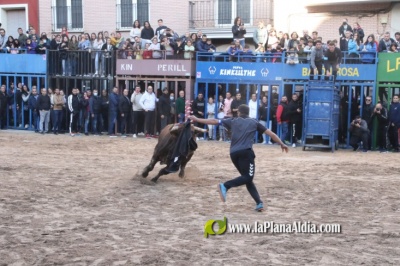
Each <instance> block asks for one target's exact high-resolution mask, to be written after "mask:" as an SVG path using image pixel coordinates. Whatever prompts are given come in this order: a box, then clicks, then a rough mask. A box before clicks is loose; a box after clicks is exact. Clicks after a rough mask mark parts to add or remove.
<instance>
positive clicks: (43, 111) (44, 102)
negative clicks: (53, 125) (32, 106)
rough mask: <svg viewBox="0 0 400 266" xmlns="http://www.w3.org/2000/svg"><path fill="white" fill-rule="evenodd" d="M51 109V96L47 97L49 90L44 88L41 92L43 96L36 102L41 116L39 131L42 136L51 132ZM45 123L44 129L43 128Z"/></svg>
mask: <svg viewBox="0 0 400 266" xmlns="http://www.w3.org/2000/svg"><path fill="white" fill-rule="evenodd" d="M50 107H51V101H50V96H49V95H47V89H46V88H43V89H42V90H41V95H40V96H39V97H38V99H37V101H36V109H37V110H39V114H40V122H39V123H40V124H39V131H40V133H42V134H44V133H48V132H49V121H50ZM43 123H44V128H43Z"/></svg>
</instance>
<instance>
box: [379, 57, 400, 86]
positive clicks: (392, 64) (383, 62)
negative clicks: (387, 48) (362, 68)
mask: <svg viewBox="0 0 400 266" xmlns="http://www.w3.org/2000/svg"><path fill="white" fill-rule="evenodd" d="M378 58H379V61H378V76H377V80H378V82H382V81H393V82H399V81H400V53H379V55H378Z"/></svg>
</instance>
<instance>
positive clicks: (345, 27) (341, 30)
mask: <svg viewBox="0 0 400 266" xmlns="http://www.w3.org/2000/svg"><path fill="white" fill-rule="evenodd" d="M346 31H350V32H353V29H352V28H351V26H350V25H349V24H348V20H347V18H345V19H343V22H342V25H340V27H339V37H340V38H344V37H345V36H346Z"/></svg>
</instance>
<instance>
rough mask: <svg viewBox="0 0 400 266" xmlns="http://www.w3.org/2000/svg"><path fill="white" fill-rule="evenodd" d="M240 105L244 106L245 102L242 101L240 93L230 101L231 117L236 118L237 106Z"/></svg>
mask: <svg viewBox="0 0 400 266" xmlns="http://www.w3.org/2000/svg"><path fill="white" fill-rule="evenodd" d="M229 97H230V93H229ZM242 104H246V101H245V100H242V94H241V93H240V92H237V93H236V95H235V99H233V100H232V103H231V114H232V117H237V116H238V110H239V106H240V105H242Z"/></svg>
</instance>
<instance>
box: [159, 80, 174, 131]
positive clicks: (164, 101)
mask: <svg viewBox="0 0 400 266" xmlns="http://www.w3.org/2000/svg"><path fill="white" fill-rule="evenodd" d="M157 110H158V112H157V113H158V115H159V116H160V123H161V127H160V131H161V130H163V128H164V127H166V126H167V125H168V124H169V123H170V121H169V118H170V114H171V101H170V99H169V92H168V88H167V87H164V88H163V90H162V95H161V96H160V100H159V102H158V109H157Z"/></svg>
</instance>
